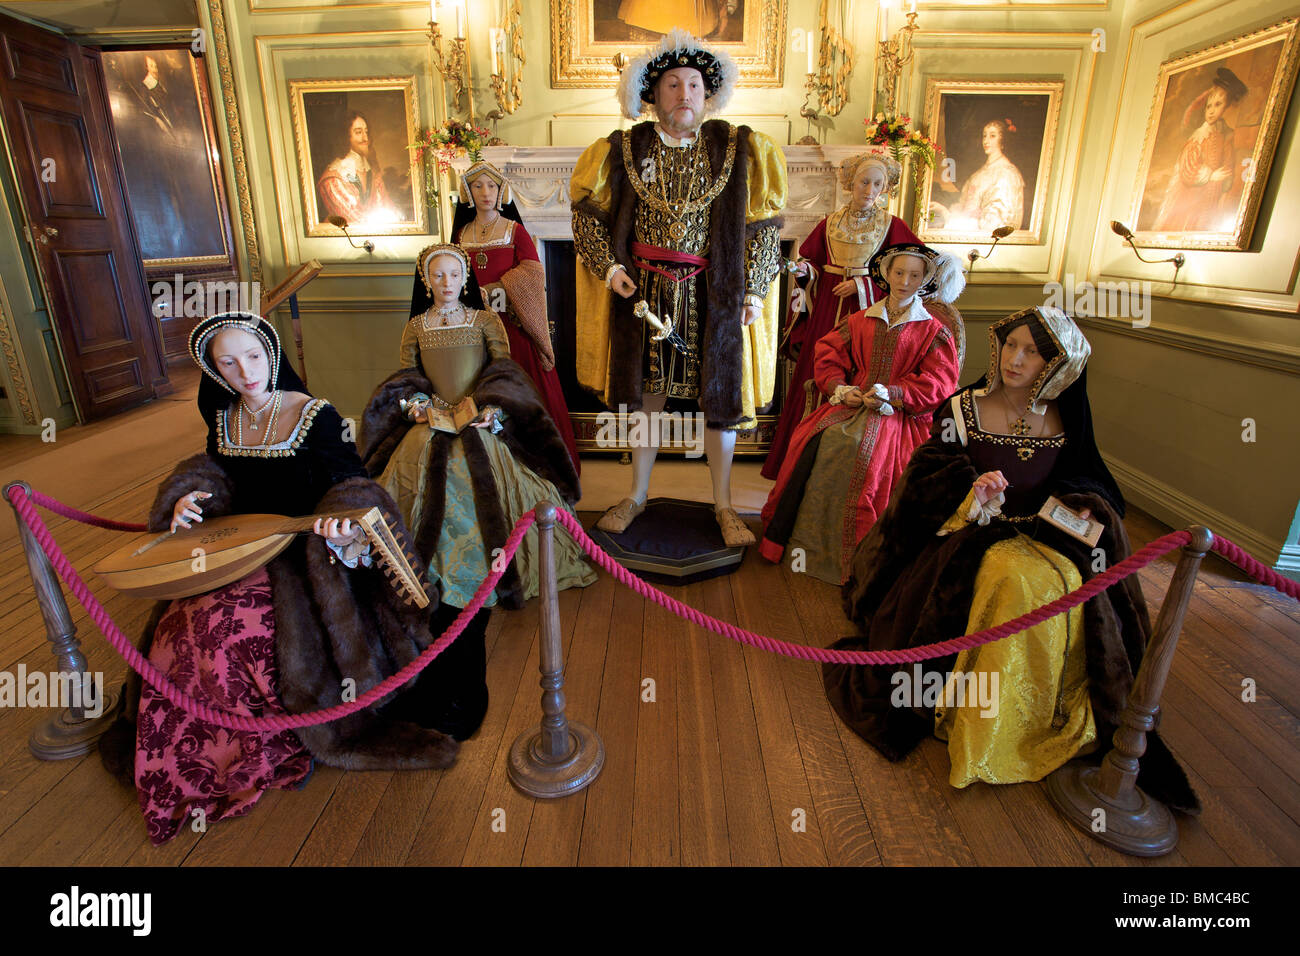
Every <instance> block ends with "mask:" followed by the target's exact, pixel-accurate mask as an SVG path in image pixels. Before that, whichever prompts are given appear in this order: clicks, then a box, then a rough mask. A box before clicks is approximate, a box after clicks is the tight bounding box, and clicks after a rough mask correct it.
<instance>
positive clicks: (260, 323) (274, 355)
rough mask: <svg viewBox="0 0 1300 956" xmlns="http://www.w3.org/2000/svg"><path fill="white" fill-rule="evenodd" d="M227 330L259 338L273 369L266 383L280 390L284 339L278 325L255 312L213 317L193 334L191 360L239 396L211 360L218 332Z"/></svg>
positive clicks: (190, 346)
mask: <svg viewBox="0 0 1300 956" xmlns="http://www.w3.org/2000/svg"><path fill="white" fill-rule="evenodd" d="M224 329H239V330H240V331H243V332H247V333H248V334H249V335H252V336H255V337H256V338H257V339H258V340H259V341H260V342H261V343H262V347H263V348H265V349H266V359H267V362H268V364H269V365H270V369H271V378H270V380H269V381H268V382H267V383H266V385H267V388H277V387H278V385H277V383H278V382H279V380H280V336H279V334H277V333H276V331H275V326H273V325H272V324H271V323H270V322H268V321H266V319H264V318H262V317H261V316H260V315H256V314H255V313H252V312H219V313H217V314H216V315H212V316H209V317H208V318H206V319H204V320H203V321H202V322H200V323H199V324H198V325H196V326H194V329H193V330H192V331H191V332H190V343H189V351H190V358H192V359H193V360H194V363H195V364H196V365H198V367H199V368H200V369H202V370H203V374H204V375H206V376H208V377H209V378H210V379H212V380H213V381H214V382H216V383H217V384H218V385H220V386H221V387H222V388H223V389H225V390H226V391H227V392H229V393H230V394H231V395H238V394H239V393H238V392H237V391H236V390H235V389H234V388H232V387H231V386H230V383H229V382H227V381H226V380H225V379H224V378H222V377H221V372H220V371H218V370H217V367H216V366H215V365H213V364H212V362H211V359H210V358H209V357H208V346H209V345H211V344H212V340H213V339H214V338H216V336H217V333H219V332H221V331H222V330H224Z"/></svg>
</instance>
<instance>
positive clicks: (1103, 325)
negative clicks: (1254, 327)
mask: <svg viewBox="0 0 1300 956" xmlns="http://www.w3.org/2000/svg"><path fill="white" fill-rule="evenodd" d="M1075 320H1076V321H1077V322H1078V323H1079V325H1080V326H1081V327H1083V328H1085V329H1086V328H1095V329H1099V330H1101V331H1103V332H1110V333H1113V334H1115V335H1124V336H1130V337H1132V338H1138V339H1141V340H1142V341H1144V342H1150V343H1153V344H1156V345H1162V346H1166V347H1168V348H1176V349H1183V350H1184V351H1188V352H1198V353H1200V354H1202V355H1210V356H1213V357H1214V358H1219V359H1224V360H1225V361H1229V362H1237V363H1245V364H1247V365H1255V366H1257V367H1259V368H1266V369H1269V370H1270V371H1275V372H1286V373H1288V374H1291V375H1300V349H1297V348H1290V347H1288V346H1284V345H1274V346H1271V347H1265V346H1261V345H1258V344H1257V343H1255V342H1252V341H1250V340H1249V339H1239V338H1231V337H1228V336H1213V335H1206V334H1204V333H1203V332H1194V331H1191V330H1189V329H1177V328H1164V327H1160V326H1155V325H1150V326H1147V327H1146V328H1144V329H1138V328H1134V327H1133V323H1132V322H1130V321H1128V320H1127V319H1119V318H1113V317H1110V316H1085V315H1076V316H1075Z"/></svg>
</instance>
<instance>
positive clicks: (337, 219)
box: [325, 216, 375, 252]
mask: <svg viewBox="0 0 1300 956" xmlns="http://www.w3.org/2000/svg"><path fill="white" fill-rule="evenodd" d="M325 221H326V222H328V223H329V224H330V225H331V226H337V227H338V228H339V229H342V230H343V238H344V239H346V240H347V241H348V245H350V246H351V247H352V248H353V249H365V250H366V252H374V251H375V244H374V243H373V242H371V241H370V240H369V239H366V240H364V241H363V242H362V243H361V245H357V244H356V243H355V242H353V241H352V237H351V236H349V235H348V221H347V220H346V219H344V218H343V217H342V216H330V217H329V218H328V219H327V220H325Z"/></svg>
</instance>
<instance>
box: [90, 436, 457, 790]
mask: <svg viewBox="0 0 1300 956" xmlns="http://www.w3.org/2000/svg"><path fill="white" fill-rule="evenodd" d="M195 489H197V490H200V491H206V492H209V493H210V494H211V495H212V497H211V498H208V499H205V500H204V502H203V514H204V516H205V517H216V516H219V515H223V514H229V513H230V510H231V501H232V496H233V487H232V485H231V482H230V480H229V477H228V476H227V474H226V472H225V471H223V470H222V468H221V466H220V465H219V464H218V463H217V462H216V461H215V460H213V459H212V458H210V457H208V456H207V455H206V454H203V455H195V456H194V457H193V458H189V459H187V460H185V461H183V462H181V463H180V465H178V466H177V468H176V470H175V471H173V472H172V474H171V475H170V476H169V477H168V478H167V479H166V480H165V481H164V482H163V484H162V486H161V487H160V488H159V489H158V495H157V497H156V498H155V500H154V504H153V508H152V509H151V510H150V513H149V530H150V531H154V532H161V531H165V530H167V528H168V527H169V525H170V524H171V519H172V510H173V508H174V506H175V504H176V501H177V499H178V498H180V497H181V496H182V495H184V494H187V493H188V492H190V491H193V490H195ZM376 505H377V506H379V507H380V508H382V509H383V510H384V513H385V515H386V516H387V517H388V520H389V522H390V525H391V526H393V527H395V528H397V529H400V531H401V533H402V534H403V535H405V534H406V529H405V525H404V524H403V522H402V520H401V518H400V516H399V514H398V510H397V506H396V505H395V504H394V503H393V500H392V498H390V497H389V496H388V494H387V493H386V492H385V491H384V490H383V489H382V488H380V487H379V486H378V485H377V484H375V483H374V482H373V481H370V480H369V479H367V478H348V479H346V480H344V481H341V482H339V483H338V484H336V485H334V487H333V488H331V489H330V490H329V491H328V492H326V494H325V496H324V497H323V498H321V500H320V501H319V502H318V503H317V505H316V508H315V511H316V513H318V514H328V513H335V512H340V511H346V510H351V509H355V508H369V507H373V506H376ZM408 540H409V538H408ZM416 570H417V573H419V569H418V568H417V569H416ZM267 571H268V573H269V574H270V578H271V590H272V600H273V604H274V608H275V655H276V661H277V663H278V665H279V671H280V677H279V686H278V691H279V696H280V700H281V702H282V703H283V705H284V707H285V709H286V710H287V711H288V712H289V713H291V714H296V713H304V712H306V711H311V710H319V709H321V708H323V707H331V706H333V705H335V704H339V703H342V700H343V698H342V692H343V679H344V678H345V677H349V678H352V679H353V680H355V681H356V692H357V695H358V696H359V695H361V694H362V693H364V692H365V691H367V690H369V689H370V688H371V687H373V686H375V685H376V684H378V683H379V682H380V681H382V680H383V679H385V678H386V677H388V676H390V675H391V674H394V673H396V672H397V671H398V670H400V669H401V668H402V667H404V666H406V665H407V664H408V663H410V662H411V661H412V660H414V659H415V658H416V657H417V656H418V655H419V654H420V652H421V651H423V650H424V649H425V648H426V647H428V646H429V644H431V643H433V639H434V636H433V635H431V634H430V633H429V628H428V622H429V614H430V610H431V609H429V608H423V609H422V608H418V607H416V606H414V605H410V604H407V603H405V602H404V601H403V600H402V599H401V597H400V595H399V594H398V593H397V592H396V591H394V590H393V588H392V586H391V585H390V584H389V583H388V581H387V580H386V578H385V576H384V574H383V573H382V571H381V570H380V569H378V568H363V567H358V568H355V569H349V568H348V567H347V566H346V565H345V564H343V562H341V561H339V562H337V563H333V564H331V563H330V550H329V546H328V545H327V544H326V543H325V539H324V538H322V537H320V536H319V535H315V534H312V535H305V536H303V539H301V540H299V541H296V542H295V543H294V544H292V545H290V546H289V547H288V548H287V549H286V550H285V551H283V552H281V554H280V555H279V556H277V557H276V558H275V559H274V560H273V561H271V562H270V564H268V565H267ZM168 606H169V604H168V602H160V603H159V604H158V606H157V607H156V608H155V610H154V613H153V615H152V617H151V618H150V620H149V623H148V624H147V626H146V629H145V632H144V637H143V642H142V644H141V647H140V650H141V652H142V653H144V654H145V655H148V653H149V649H150V646H151V644H152V641H153V635H154V630H155V628H156V626H157V624H158V621H159V620H160V619H161V617H162V615H163V613H164V612H165V611H166V609H167V607H168ZM436 606H437V604H436V602H434V607H436ZM140 687H141V679H140V677H139V675H138V674H136V673H134V672H132V673H131V674H130V676H129V677H128V680H127V695H126V711H125V713H124V715H123V717H122V718H119V720H118V721H117V722H116V723H115V724H114V725H113V727H111V728H110V730H109V732H108V733H107V734H105V736H104V737H103V738H102V740H101V744H100V752H101V755H102V757H103V760H104V764H105V766H106V767H107V768H108V769H109V770H110V771H111V772H112V773H113V774H114V775H115V776H117V777H118V778H119V779H121V780H123V782H125V783H128V784H130V783H132V782H133V770H134V761H135V719H136V714H137V711H138V707H139V702H140ZM403 692H404V690H398V691H395V692H394V693H393V694H390V695H389V696H388V697H385V698H384V699H383V700H381V701H379V702H377V703H376V704H372V705H371V706H370V707H368V708H366V709H365V710H362V711H359V712H357V713H355V714H352V715H351V716H349V717H345V718H343V719H342V720H335V721H331V722H330V723H326V724H318V725H316V726H313V727H301V728H298V729H296V730H295V731H294V733H295V734H297V735H298V738H299V739H300V740H301V741H302V742H303V744H304V745H305V746H306V747H307V749H308V750H309V751H311V754H312V756H313V757H315V758H316V759H317V760H319V761H321V762H322V763H325V764H329V765H331V766H335V767H342V768H343V769H345V770H407V769H420V768H430V767H431V768H443V767H448V766H451V764H452V763H453V762H454V761H455V759H456V754H457V751H458V750H459V745H458V744H457V743H456V741H454V740H453V739H452V738H451V737H448V736H447V735H445V734H442V733H439V732H438V731H436V730H429V729H425V728H423V727H420V726H418V725H416V724H413V723H409V722H406V721H398V720H393V719H392V718H389V717H386V716H384V715H383V714H381V713H380V712H379V710H380V708H381V706H382V705H383V704H386V703H388V702H389V701H390V700H392V699H393V698H394V697H395V696H396V695H397V694H401V693H403Z"/></svg>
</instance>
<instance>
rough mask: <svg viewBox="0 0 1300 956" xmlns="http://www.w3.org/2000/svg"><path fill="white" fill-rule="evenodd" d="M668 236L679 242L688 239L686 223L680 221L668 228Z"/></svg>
mask: <svg viewBox="0 0 1300 956" xmlns="http://www.w3.org/2000/svg"><path fill="white" fill-rule="evenodd" d="M668 235H670V236H672V237H673V238H674V239H676V240H677V241H678V242H681V241H682V240H683V239H685V238H686V223H684V222H682V221H681V220H680V219H679V220H677V221H676V222H674V223H673V224H672V225H670V226H669V227H668Z"/></svg>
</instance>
